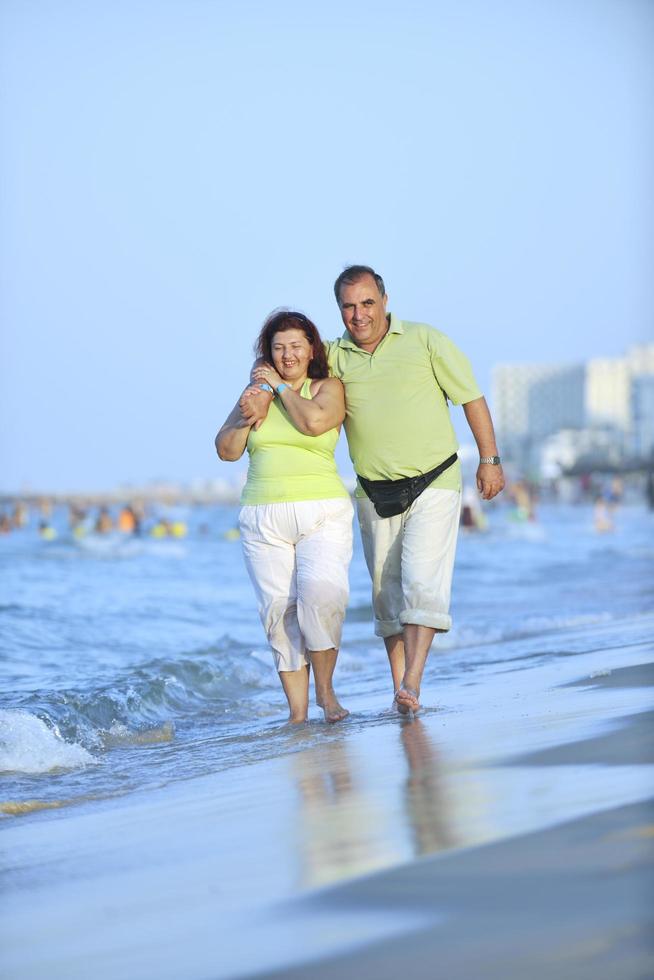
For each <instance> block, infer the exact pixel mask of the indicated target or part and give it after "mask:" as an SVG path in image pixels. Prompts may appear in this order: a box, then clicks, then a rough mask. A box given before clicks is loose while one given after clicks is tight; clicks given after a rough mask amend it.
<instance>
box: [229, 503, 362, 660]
mask: <svg viewBox="0 0 654 980" xmlns="http://www.w3.org/2000/svg"><path fill="white" fill-rule="evenodd" d="M352 516H353V509H352V503H351V502H350V499H349V497H335V498H333V499H329V500H300V501H297V502H293V503H277V504H255V505H246V506H245V507H243V508H242V509H241V513H240V517H239V525H240V528H241V542H242V544H243V553H244V555H245V564H246V567H247V570H248V574H249V576H250V578H251V580H252V584H253V585H254V590H255V593H256V596H257V602H258V606H259V615H260V617H261V622H262V623H263V628H264V629H265V631H266V636H267V637H268V642H269V643H270V646H271V647H272V651H273V656H274V658H275V665H276V667H277V670H278V671H281V670H299V669H300V668H301V667H303V666H305V665H306V664H308V663H309V659H308V657H307V653H306V652H307V650H309V651H311V650H329V649H331V648H332V647H335V648H336V649H338V647H339V646H340V643H341V632H342V629H343V619H344V617H345V609H346V607H347V600H348V596H349V586H348V568H349V565H350V559H351V558H352Z"/></svg>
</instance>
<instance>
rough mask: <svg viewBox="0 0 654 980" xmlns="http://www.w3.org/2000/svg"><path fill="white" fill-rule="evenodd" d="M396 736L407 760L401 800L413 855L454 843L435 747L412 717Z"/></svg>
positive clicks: (441, 848)
mask: <svg viewBox="0 0 654 980" xmlns="http://www.w3.org/2000/svg"><path fill="white" fill-rule="evenodd" d="M400 737H401V739H402V747H403V749H404V752H405V755H406V759H407V762H408V764H409V775H408V777H407V780H406V787H405V801H406V813H407V822H408V825H409V827H410V830H411V833H412V837H413V845H414V853H415V856H416V857H419V856H420V855H422V854H433V853H435V852H436V851H443V850H446V849H448V848H450V847H455V846H456V840H455V838H454V835H453V833H452V830H451V827H450V826H449V822H448V813H447V797H446V793H445V792H444V788H443V787H444V780H443V775H442V771H441V766H440V760H439V756H438V751H437V750H436V747H435V746H434V744H433V742H432V740H431V738H430V736H429V732H428V731H427V728H426V727H425V725H424V724H423V723H422V722H421V721H420V720H419V719H417V718H416V719H414V720H413V721H412V722H409V723H408V724H404V725H402V730H401V736H400Z"/></svg>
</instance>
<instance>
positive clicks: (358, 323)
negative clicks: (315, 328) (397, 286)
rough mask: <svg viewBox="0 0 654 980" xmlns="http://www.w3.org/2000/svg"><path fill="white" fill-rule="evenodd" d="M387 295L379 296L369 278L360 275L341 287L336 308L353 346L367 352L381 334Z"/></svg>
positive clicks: (373, 347) (383, 333) (375, 285)
mask: <svg viewBox="0 0 654 980" xmlns="http://www.w3.org/2000/svg"><path fill="white" fill-rule="evenodd" d="M387 299H388V297H387V296H380V295H379V290H378V289H377V284H376V282H375V280H374V279H373V278H372V276H364V277H363V278H362V279H360V280H359V281H358V282H355V283H352V285H347V284H346V285H343V286H341V295H340V299H339V303H338V305H339V308H340V311H341V316H342V317H343V323H344V324H345V326H346V327H347V329H348V330H349V331H350V334H351V336H352V339H353V341H354V343H355V344H356V345H357V347H361V348H362V350H366V351H368V352H370V353H372V351H374V349H375V347H376V346H377V344H378V343H379V341H380V340H381V339H382V337H383V336H384V335H385V333H386V330H387V328H388V324H387V322H386V302H387Z"/></svg>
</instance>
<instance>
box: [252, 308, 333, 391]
mask: <svg viewBox="0 0 654 980" xmlns="http://www.w3.org/2000/svg"><path fill="white" fill-rule="evenodd" d="M286 330H301V331H302V332H303V334H304V336H305V337H306V338H307V340H308V341H309V343H310V344H311V346H312V347H313V357H312V358H311V360H310V361H309V366H308V367H307V375H308V377H310V378H327V377H329V368H328V367H327V354H326V353H325V345H324V344H323V342H322V340H321V339H320V334H319V333H318V328H317V327H316V325H315V324H314V323H312V322H311V320H310V319H309V317H307V316H305V315H304V313H297V312H296V311H295V310H273V312H272V313H271V314H270V316H269V317H268V319H267V320H266V322H265V323H264V325H263V327H262V328H261V333H260V334H259V336H258V337H257V339H256V343H255V345H254V353H255V354H256V355H257V356H258V357H262V358H263V359H264V361H267V362H268V364H272V362H273V358H272V341H273V337H274V336H275V334H278V333H284V332H285V331H286Z"/></svg>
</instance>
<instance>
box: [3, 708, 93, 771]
mask: <svg viewBox="0 0 654 980" xmlns="http://www.w3.org/2000/svg"><path fill="white" fill-rule="evenodd" d="M95 762H96V760H95V759H94V757H93V756H92V755H91V753H90V752H88V751H87V749H85V748H84V746H82V745H79V744H77V743H76V742H67V741H66V740H65V739H64V738H62V736H61V733H60V732H59V731H58V730H57V728H56V727H50V726H49V725H47V724H46V723H45V721H43V719H41V718H38V717H37V716H36V715H33V714H30V713H29V712H28V711H20V710H5V711H0V772H5V773H7V772H22V773H30V774H32V775H35V774H38V773H46V772H53V771H54V770H66V769H80V768H83V767H84V766H88V765H93V764H94V763H95Z"/></svg>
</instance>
